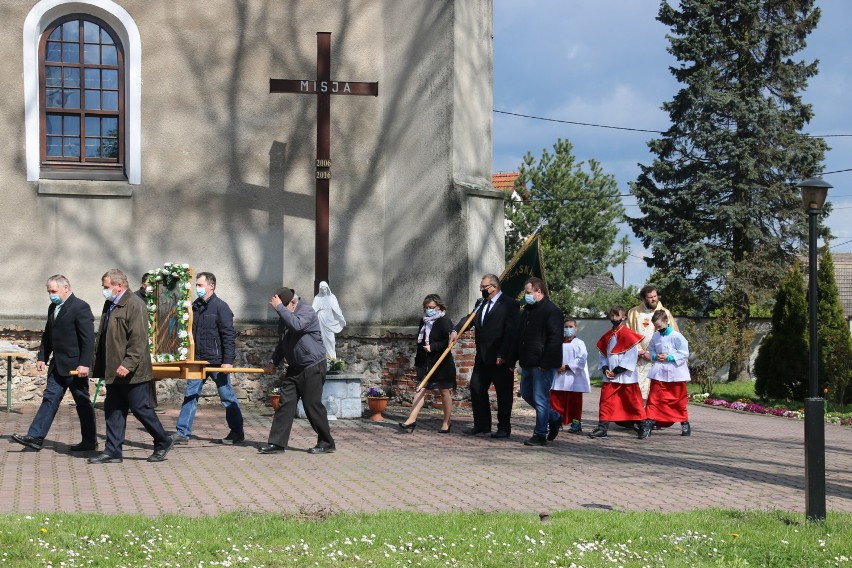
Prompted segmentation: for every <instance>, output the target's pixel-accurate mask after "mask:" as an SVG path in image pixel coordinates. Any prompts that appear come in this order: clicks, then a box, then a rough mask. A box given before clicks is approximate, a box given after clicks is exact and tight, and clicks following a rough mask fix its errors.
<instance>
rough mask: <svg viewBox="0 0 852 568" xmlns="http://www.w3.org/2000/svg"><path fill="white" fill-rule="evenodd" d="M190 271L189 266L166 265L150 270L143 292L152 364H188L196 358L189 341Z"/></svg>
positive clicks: (191, 286) (190, 329) (190, 311)
mask: <svg viewBox="0 0 852 568" xmlns="http://www.w3.org/2000/svg"><path fill="white" fill-rule="evenodd" d="M193 286H194V280H193V271H192V268H191V267H190V266H189V265H188V264H176V263H171V262H167V263H165V264H164V265H163V267H162V268H157V269H154V270H151V271H149V273H148V282H147V287H146V289H145V293H146V299H147V303H148V327H149V330H148V332H149V334H150V335H149V338H148V343H149V346H150V349H151V360H152V361H154V362H155V363H168V362H170V361H187V360H192V359H194V357H195V344H194V342H193V339H192V300H193V298H192V291H193Z"/></svg>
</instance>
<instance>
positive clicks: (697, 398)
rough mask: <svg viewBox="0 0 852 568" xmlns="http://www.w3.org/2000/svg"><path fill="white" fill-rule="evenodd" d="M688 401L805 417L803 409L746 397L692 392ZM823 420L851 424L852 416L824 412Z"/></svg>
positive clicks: (748, 410)
mask: <svg viewBox="0 0 852 568" xmlns="http://www.w3.org/2000/svg"><path fill="white" fill-rule="evenodd" d="M689 400H690V402H694V403H696V404H707V405H710V406H721V407H722V408H730V409H731V410H739V411H740V412H752V413H754V414H769V415H771V416H782V417H784V418H795V419H797V420H801V419H803V418H804V417H805V409H804V408H800V409H798V410H790V409H789V408H781V407H773V406H763V405H760V404H756V403H754V402H752V401H751V400H749V399H747V398H742V399H740V400H737V401H734V402H731V401H728V400H723V399H719V398H711V397H710V395H709V394H707V393H702V394H694V395H691V396H690V397H689ZM825 421H826V422H828V423H829V424H840V425H843V426H852V417H850V416H848V415H839V414H837V413H826V415H825Z"/></svg>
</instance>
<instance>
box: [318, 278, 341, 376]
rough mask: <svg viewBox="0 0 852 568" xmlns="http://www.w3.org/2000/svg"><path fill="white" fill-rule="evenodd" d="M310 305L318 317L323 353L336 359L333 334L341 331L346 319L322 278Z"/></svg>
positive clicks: (335, 297)
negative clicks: (317, 291) (323, 347)
mask: <svg viewBox="0 0 852 568" xmlns="http://www.w3.org/2000/svg"><path fill="white" fill-rule="evenodd" d="M312 305H313V308H314V311H316V313H317V316H318V317H319V322H320V329H321V330H322V343H323V345H324V346H325V354H326V356H327V357H329V358H330V359H337V351H336V349H335V347H334V334H335V333H340V332H341V331H343V328H344V327H345V326H346V320H345V319H343V312H342V311H340V304H338V303H337V296H335V295H334V294H332V293H331V288H329V287H328V282H326V281H324V280H323V281H322V282H320V285H319V293H318V294H317V295H316V296H315V297H314V303H313V304H312Z"/></svg>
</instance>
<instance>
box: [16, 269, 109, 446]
mask: <svg viewBox="0 0 852 568" xmlns="http://www.w3.org/2000/svg"><path fill="white" fill-rule="evenodd" d="M47 293H48V295H49V296H50V307H49V308H48V309H47V325H45V327H44V333H43V334H42V336H41V347H39V350H38V363H36V370H37V371H38V372H39V373H41V372H42V371H44V368H45V363H46V362H47V361H48V360H49V361H50V365H49V366H48V367H47V385H46V386H45V388H44V398H43V399H42V401H41V406H40V407H39V409H38V412H37V413H36V416H35V419H34V420H33V423H32V424H31V425H30V429H29V431H28V432H27V435H26V436H21V435H19V434H12V441H14V442H17V443H19V444H23V445H24V446H27V447H29V448H32V449H34V450H40V449H41V448H42V445H43V443H44V437H45V436H46V435H47V432H48V431H49V430H50V426H51V424H53V418H54V417H55V416H56V411H57V410H58V409H59V403H60V402H61V401H62V397H64V396H65V391H67V390H68V389H71V396H72V397H74V403H75V404H76V406H77V417H78V418H79V419H80V431H81V434H82V437H83V441H82V442H80V443H79V444H76V445H74V446H71V447H70V448H69V449H70V450H71V451H72V452H85V451H90V450H96V449H97V448H98V439H97V430H96V426H95V411H94V409H93V408H92V403H91V401H90V400H89V367H91V365H92V353H93V351H94V348H95V316H94V314H93V313H92V308H90V307H89V304H87V303H86V302H84V301H83V300H81V299H80V298H78V297H77V296H75V295H74V294H72V293H71V284H70V283H69V282H68V279H67V278H65V277H64V276H62V275H61V274H56V275H54V276H51V277H50V278H49V279H48V281H47ZM51 355H52V357H51ZM73 370H76V371H77V373H78V375H77V376H76V377H72V376H71V371H73Z"/></svg>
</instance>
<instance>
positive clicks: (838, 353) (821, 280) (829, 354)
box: [817, 246, 852, 404]
mask: <svg viewBox="0 0 852 568" xmlns="http://www.w3.org/2000/svg"><path fill="white" fill-rule="evenodd" d="M817 290H818V291H819V293H818V295H817V306H818V307H817V326H818V329H819V355H820V357H819V358H820V366H819V370H820V384H821V385H828V391H829V392H828V397H826V398H830V399H831V400H833V401H834V402H837V403H840V404H842V403H843V402H844V398H845V395H846V394H847V392H848V389H849V382H850V368H849V367H850V365H852V344H850V337H849V324H848V323H846V318H845V317H844V316H843V306H842V305H841V303H840V293H839V292H838V290H837V280H836V279H835V277H834V259H833V258H832V257H831V251H830V250H829V248H828V246H824V247H823V248H822V249H821V250H820V255H819V267H818V268H817Z"/></svg>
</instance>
